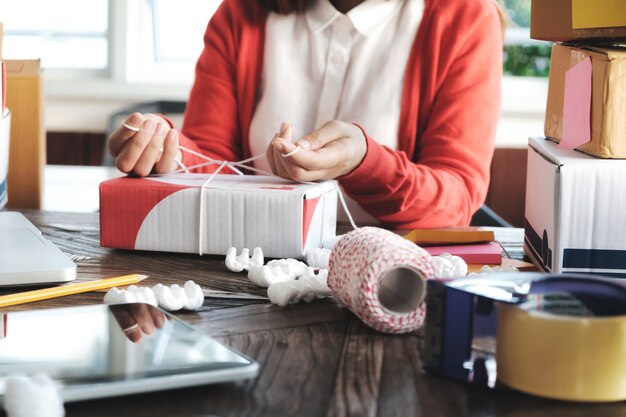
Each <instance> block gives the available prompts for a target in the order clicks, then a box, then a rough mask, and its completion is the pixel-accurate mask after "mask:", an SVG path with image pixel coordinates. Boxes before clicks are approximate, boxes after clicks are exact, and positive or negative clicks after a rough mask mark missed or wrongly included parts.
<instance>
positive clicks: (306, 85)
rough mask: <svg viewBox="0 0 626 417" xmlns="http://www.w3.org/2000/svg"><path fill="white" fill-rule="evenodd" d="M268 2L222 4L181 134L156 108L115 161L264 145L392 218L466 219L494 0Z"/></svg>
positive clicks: (498, 56) (289, 173)
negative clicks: (335, 182) (188, 150)
mask: <svg viewBox="0 0 626 417" xmlns="http://www.w3.org/2000/svg"><path fill="white" fill-rule="evenodd" d="M260 3H263V5H261V4H260ZM260 3H259V4H257V3H254V2H252V1H245V0H225V1H224V3H223V4H222V5H221V6H220V8H219V10H218V11H217V13H216V14H215V16H214V17H213V18H212V19H211V22H210V23H209V25H208V28H207V31H206V34H205V38H204V41H205V48H204V51H203V52H202V55H201V56H200V59H199V61H198V64H197V68H196V80H195V83H194V86H193V88H192V91H191V94H190V97H189V102H188V107H187V112H186V114H185V122H184V125H183V129H182V131H181V134H180V136H179V135H178V133H177V132H176V131H175V130H174V129H173V128H172V127H170V126H169V125H168V124H166V123H165V121H164V120H163V119H162V118H160V117H159V116H155V115H141V114H133V115H131V116H130V117H129V118H128V119H127V120H126V125H127V126H130V127H139V126H140V127H141V130H140V131H139V132H135V131H134V130H132V129H128V128H127V127H125V126H120V128H119V129H118V130H117V131H116V132H115V133H114V134H113V135H112V136H111V138H110V139H109V149H110V151H111V153H112V154H113V155H114V156H116V157H117V166H118V168H119V169H120V170H121V171H123V172H134V173H135V174H137V175H147V174H149V173H150V172H151V171H153V170H154V171H156V172H169V171H172V170H174V169H176V168H177V162H176V159H177V157H178V158H181V157H182V159H183V161H182V162H183V163H184V164H185V165H187V166H189V165H194V164H196V163H199V162H201V160H200V159H198V157H196V156H194V155H193V154H189V153H187V152H183V153H182V154H181V152H180V150H179V148H178V145H179V143H180V145H181V146H184V147H186V148H190V149H192V150H195V151H197V152H200V153H202V154H204V155H207V156H209V157H211V158H215V159H220V160H231V161H235V160H240V159H242V158H248V157H250V156H253V155H257V154H259V153H262V152H263V151H265V152H266V155H267V160H257V161H255V164H256V166H257V167H258V168H267V169H271V170H272V171H273V172H274V173H275V174H277V175H280V176H283V177H285V178H292V179H295V180H307V181H313V180H319V179H337V180H339V183H340V184H341V186H342V188H343V189H344V190H345V191H346V192H347V194H348V195H349V196H350V197H351V198H353V199H354V200H356V202H358V204H359V205H360V206H361V207H362V208H363V209H365V211H367V212H368V213H370V214H371V215H373V216H374V217H375V218H376V219H378V220H379V221H381V222H382V223H384V224H385V225H387V226H389V227H396V228H414V227H445V226H461V225H467V224H468V223H469V220H470V218H471V216H472V214H473V213H474V212H475V211H476V210H477V209H478V208H479V207H480V205H481V204H482V202H483V201H484V198H485V195H486V192H487V186H488V182H489V166H490V163H491V157H492V154H493V147H494V137H495V129H496V124H497V120H498V115H499V106H500V84H501V73H502V33H501V23H500V22H501V21H500V15H499V11H498V8H497V7H496V5H495V3H494V2H493V0H367V1H363V0H360V1H359V0H351V1H350V0H330V1H329V0H312V1H306V0H263V1H260ZM281 122H287V123H281ZM279 126H280V127H279ZM277 131H278V133H276V132H277ZM307 133H308V134H307ZM298 136H301V138H300V139H299V140H298V141H296V142H295V144H294V143H292V140H293V139H294V138H297V137H298ZM212 169H214V168H212Z"/></svg>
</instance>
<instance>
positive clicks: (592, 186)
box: [524, 138, 626, 277]
mask: <svg viewBox="0 0 626 417" xmlns="http://www.w3.org/2000/svg"><path fill="white" fill-rule="evenodd" d="M525 217H526V219H525V233H524V250H525V252H526V254H527V255H528V256H530V258H531V259H532V260H533V262H534V263H535V265H537V267H538V268H540V269H542V270H544V271H546V272H555V273H561V272H585V273H592V274H601V275H605V276H615V277H626V160H618V159H610V160H607V159H599V158H595V157H592V156H589V155H586V154H584V153H582V152H579V151H576V150H569V149H564V148H560V147H558V145H557V144H556V143H554V142H552V141H549V140H547V139H545V138H530V139H529V149H528V174H527V180H526V210H525Z"/></svg>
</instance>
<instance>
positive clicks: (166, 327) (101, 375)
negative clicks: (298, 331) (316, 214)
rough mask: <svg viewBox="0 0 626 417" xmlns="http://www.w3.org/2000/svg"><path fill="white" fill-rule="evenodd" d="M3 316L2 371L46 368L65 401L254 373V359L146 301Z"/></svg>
mask: <svg viewBox="0 0 626 417" xmlns="http://www.w3.org/2000/svg"><path fill="white" fill-rule="evenodd" d="M1 321H2V323H0V325H1V328H2V331H1V332H0V376H7V375H10V374H16V373H19V374H34V373H37V372H45V373H47V374H49V375H50V376H51V377H52V379H54V380H56V381H57V382H58V383H59V385H60V386H61V387H62V395H63V397H64V399H65V400H66V401H68V400H73V399H87V398H97V397H104V396H109V395H117V394H127V393H134V392H145V391H150V390H155V389H163V388H176V387H181V386H189V385H197V384H204V383H211V382H222V381H230V380H234V379H240V378H246V377H251V376H254V375H255V374H256V363H254V362H253V361H252V360H250V359H248V358H245V357H243V356H242V355H240V354H239V353H237V352H235V351H233V350H231V349H229V348H227V347H225V346H224V345H222V344H220V343H219V342H217V341H215V340H213V339H212V338H211V337H209V336H208V335H206V334H204V333H203V332H202V331H200V330H199V329H197V328H194V327H192V326H189V325H187V324H186V323H184V322H183V321H181V320H179V319H177V318H175V317H174V316H172V315H170V314H168V313H165V312H164V311H162V310H160V309H158V308H156V307H153V306H150V305H147V304H138V303H135V304H118V305H111V306H107V305H94V306H85V307H69V308H60V309H51V310H34V311H22V312H15V313H4V314H2V315H1ZM63 391H64V392H63Z"/></svg>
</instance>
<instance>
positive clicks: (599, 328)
mask: <svg viewBox="0 0 626 417" xmlns="http://www.w3.org/2000/svg"><path fill="white" fill-rule="evenodd" d="M429 315H430V316H429ZM424 366H425V368H426V369H427V370H430V371H433V372H437V373H440V374H443V375H446V376H450V377H453V378H456V379H462V380H465V381H470V382H474V383H478V384H481V385H487V386H491V387H494V386H495V385H496V376H497V381H498V382H500V383H502V384H504V385H506V386H509V387H511V388H514V389H517V390H519V391H523V392H526V393H529V394H534V395H538V396H542V397H547V398H554V399H560V400H569V401H585V402H603V401H622V400H626V283H624V282H623V281H622V280H618V279H609V278H599V277H595V276H588V275H578V274H564V275H545V274H524V273H515V274H493V275H492V276H489V277H487V276H484V277H477V278H468V279H464V280H457V281H437V280H433V282H432V283H430V282H429V286H428V298H427V312H426V332H425V347H424Z"/></svg>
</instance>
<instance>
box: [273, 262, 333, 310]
mask: <svg viewBox="0 0 626 417" xmlns="http://www.w3.org/2000/svg"><path fill="white" fill-rule="evenodd" d="M310 269H311V270H312V269H313V268H310ZM327 275H328V272H327V271H326V273H325V274H317V275H316V274H315V273H313V272H307V273H306V274H305V275H303V276H301V277H300V278H299V279H297V280H292V281H286V282H279V283H276V284H274V285H272V286H270V287H269V288H268V289H267V296H268V297H269V299H270V301H271V302H272V304H277V305H279V306H281V307H284V306H286V305H287V304H292V303H297V302H300V301H305V302H307V303H310V302H311V301H313V300H314V299H315V298H325V297H328V296H330V295H331V291H330V288H328V284H327V283H326V276H327Z"/></svg>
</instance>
